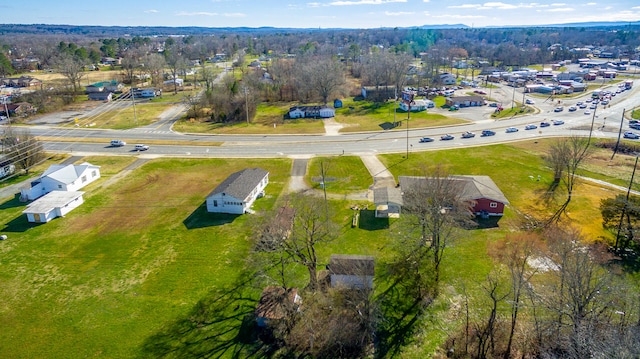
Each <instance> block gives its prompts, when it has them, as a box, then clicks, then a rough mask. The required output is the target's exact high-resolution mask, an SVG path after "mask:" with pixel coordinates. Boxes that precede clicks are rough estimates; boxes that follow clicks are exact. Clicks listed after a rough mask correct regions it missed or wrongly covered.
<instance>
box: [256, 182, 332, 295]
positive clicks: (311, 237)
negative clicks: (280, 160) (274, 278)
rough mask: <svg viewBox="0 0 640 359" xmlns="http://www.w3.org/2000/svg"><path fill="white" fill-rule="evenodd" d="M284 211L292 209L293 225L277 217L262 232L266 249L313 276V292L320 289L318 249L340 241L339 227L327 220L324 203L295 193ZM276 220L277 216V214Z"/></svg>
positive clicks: (310, 280)
mask: <svg viewBox="0 0 640 359" xmlns="http://www.w3.org/2000/svg"><path fill="white" fill-rule="evenodd" d="M284 203H285V204H284V205H283V207H285V208H291V211H292V214H291V216H290V217H291V219H290V221H284V222H282V221H279V220H276V219H275V217H274V218H273V220H270V221H267V223H269V224H268V225H267V226H265V227H264V228H262V230H261V234H260V237H261V240H260V242H259V244H260V245H261V246H262V247H261V248H262V249H265V250H271V251H274V250H275V251H281V252H282V253H283V255H284V257H283V258H284V260H286V261H288V262H292V263H296V264H299V265H302V266H304V267H305V268H306V269H307V271H308V272H309V286H308V288H309V290H311V291H312V292H313V291H315V290H316V289H317V288H318V275H317V272H318V269H317V268H318V254H317V246H318V245H319V244H322V243H327V242H330V241H332V240H334V239H335V238H337V232H336V226H335V224H334V223H333V222H331V221H330V220H329V219H328V218H327V217H326V214H327V212H326V211H325V210H324V209H325V204H324V202H323V200H322V199H320V198H318V197H315V196H310V195H305V194H303V193H294V194H291V195H289V197H288V198H287V199H286V200H285V202H284ZM274 216H275V214H274Z"/></svg>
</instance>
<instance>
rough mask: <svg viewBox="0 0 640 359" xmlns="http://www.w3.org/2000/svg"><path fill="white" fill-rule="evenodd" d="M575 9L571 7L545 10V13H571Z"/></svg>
mask: <svg viewBox="0 0 640 359" xmlns="http://www.w3.org/2000/svg"><path fill="white" fill-rule="evenodd" d="M573 10H575V9H573V8H570V7H560V8H556V9H549V10H544V11H545V12H569V11H573Z"/></svg>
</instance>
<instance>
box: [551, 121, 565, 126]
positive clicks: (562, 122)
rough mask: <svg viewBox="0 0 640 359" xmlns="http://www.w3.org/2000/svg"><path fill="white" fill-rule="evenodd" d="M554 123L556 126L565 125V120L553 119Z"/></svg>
mask: <svg viewBox="0 0 640 359" xmlns="http://www.w3.org/2000/svg"><path fill="white" fill-rule="evenodd" d="M553 125H554V126H560V125H564V121H562V120H553Z"/></svg>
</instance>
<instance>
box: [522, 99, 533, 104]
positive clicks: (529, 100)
mask: <svg viewBox="0 0 640 359" xmlns="http://www.w3.org/2000/svg"><path fill="white" fill-rule="evenodd" d="M524 103H526V104H527V105H535V102H534V101H533V100H532V99H527V100H526V101H525V102H524Z"/></svg>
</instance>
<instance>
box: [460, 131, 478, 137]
mask: <svg viewBox="0 0 640 359" xmlns="http://www.w3.org/2000/svg"><path fill="white" fill-rule="evenodd" d="M473 137H476V134H475V133H473V132H469V131H467V132H464V133H463V134H462V138H473Z"/></svg>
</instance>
